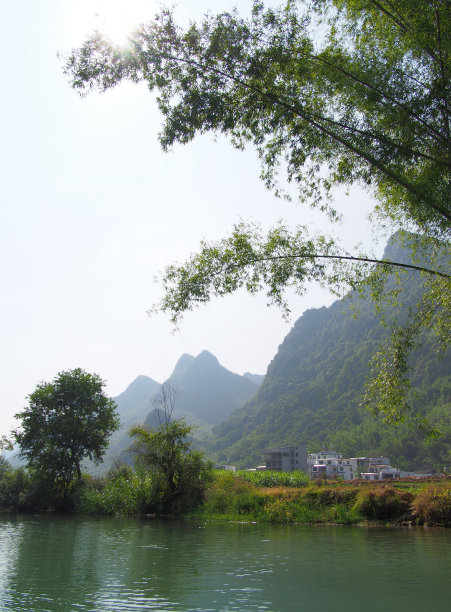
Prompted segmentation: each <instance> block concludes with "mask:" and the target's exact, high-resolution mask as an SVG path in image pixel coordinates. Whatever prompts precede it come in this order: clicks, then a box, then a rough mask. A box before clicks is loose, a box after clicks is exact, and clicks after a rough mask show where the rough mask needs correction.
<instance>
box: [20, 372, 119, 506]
mask: <svg viewBox="0 0 451 612" xmlns="http://www.w3.org/2000/svg"><path fill="white" fill-rule="evenodd" d="M104 385H105V383H104V381H102V379H101V378H100V377H99V376H98V375H97V374H89V373H88V372H85V371H84V370H82V369H81V368H76V369H75V370H68V371H64V372H60V373H59V374H58V375H57V376H56V378H55V379H54V380H53V381H52V382H49V383H47V382H42V383H40V384H39V385H38V386H37V387H36V389H35V391H33V393H31V394H30V395H29V396H28V400H29V404H28V406H27V407H26V408H25V409H24V410H23V411H22V412H19V413H18V414H16V418H19V419H21V421H22V426H21V429H18V430H16V431H15V432H14V437H15V441H16V442H17V443H18V444H19V446H20V456H21V457H23V458H25V459H26V460H27V463H28V466H29V467H31V468H33V469H34V470H35V471H36V472H38V474H40V475H42V476H43V477H44V478H45V480H46V481H47V482H49V483H53V485H54V487H56V488H58V489H59V490H60V491H61V494H62V496H63V497H65V496H67V494H68V492H69V489H70V486H71V484H72V483H73V481H74V479H75V477H76V478H77V479H78V480H80V479H81V464H82V461H83V460H84V459H91V460H93V461H94V462H96V463H99V462H100V461H101V459H102V456H103V454H104V452H105V449H106V448H107V446H108V439H109V436H110V435H111V433H112V432H113V431H115V430H116V429H117V428H118V426H119V418H118V417H117V415H116V412H115V411H116V404H115V403H114V401H113V400H112V399H110V398H108V397H107V396H106V395H105V393H104V391H103V387H104Z"/></svg>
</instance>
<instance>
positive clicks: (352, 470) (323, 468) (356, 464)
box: [307, 451, 407, 480]
mask: <svg viewBox="0 0 451 612" xmlns="http://www.w3.org/2000/svg"><path fill="white" fill-rule="evenodd" d="M307 465H308V474H309V476H310V478H323V477H326V478H337V477H341V478H343V480H352V479H353V478H364V479H365V480H387V479H390V478H391V479H393V478H400V477H401V476H403V475H407V472H406V473H405V474H404V473H403V472H400V470H398V469H397V468H393V467H392V466H391V465H390V460H389V459H388V457H351V458H349V459H344V458H343V455H342V454H341V453H337V452H336V451H321V452H317V453H309V455H308V457H307Z"/></svg>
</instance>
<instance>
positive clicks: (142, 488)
mask: <svg viewBox="0 0 451 612" xmlns="http://www.w3.org/2000/svg"><path fill="white" fill-rule="evenodd" d="M201 484H202V486H201V487H200V486H197V487H194V488H193V489H192V490H191V489H189V490H188V489H186V487H185V489H186V490H185V489H184V488H183V487H182V489H181V491H182V492H183V496H181V497H180V501H177V500H175V501H176V502H177V503H176V504H175V503H174V505H173V510H172V515H173V516H175V515H177V516H180V515H183V514H186V512H187V511H189V512H190V516H191V517H195V518H198V519H202V520H221V521H224V520H226V521H231V520H232V521H257V522H269V523H282V524H283V523H285V524H302V523H309V524H312V523H315V524H321V523H323V524H330V523H334V524H341V525H358V524H367V523H384V524H385V523H390V524H402V523H404V524H417V525H444V526H451V479H447V480H444V479H437V480H436V482H424V481H418V480H417V481H414V480H412V481H397V482H392V483H390V484H386V483H382V482H381V483H369V482H365V481H352V482H349V483H348V482H346V483H345V482H337V481H333V482H329V483H325V482H323V481H317V482H314V483H312V482H311V481H310V479H309V478H308V477H307V476H306V475H305V474H303V473H301V472H292V473H286V472H269V471H264V472H235V473H234V472H227V471H221V470H217V471H211V472H208V475H205V478H204V480H203V481H202V483H201ZM57 493H58V492H57V491H56V492H55V490H54V489H53V488H52V487H49V484H48V482H46V481H42V480H41V479H40V478H38V476H37V475H36V474H35V473H33V472H28V471H27V470H25V469H24V468H18V469H12V468H5V469H4V470H3V472H2V471H1V470H0V509H3V510H9V511H12V512H17V511H21V512H22V511H30V512H45V511H49V510H52V511H66V512H76V513H85V514H96V515H111V516H143V515H149V514H150V515H155V516H165V515H167V511H165V508H164V506H163V504H162V502H161V500H162V499H163V497H164V493H165V490H164V487H163V486H162V483H161V479H159V478H158V476H157V475H155V473H152V472H151V471H145V470H133V469H132V468H130V467H128V466H122V467H120V468H118V469H115V470H112V471H110V472H109V474H108V475H107V476H105V477H103V478H92V477H90V476H88V475H85V476H84V477H83V478H82V480H81V481H79V482H77V483H75V484H74V486H73V489H72V490H71V491H70V495H69V497H68V498H65V499H64V500H63V501H64V504H62V503H61V498H59V497H58V495H57Z"/></svg>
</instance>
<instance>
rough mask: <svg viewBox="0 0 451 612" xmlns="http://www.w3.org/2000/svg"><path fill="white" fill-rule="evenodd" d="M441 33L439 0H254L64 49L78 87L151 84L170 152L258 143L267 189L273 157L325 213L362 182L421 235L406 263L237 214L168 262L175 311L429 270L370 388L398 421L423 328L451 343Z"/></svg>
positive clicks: (449, 100)
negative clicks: (242, 220)
mask: <svg viewBox="0 0 451 612" xmlns="http://www.w3.org/2000/svg"><path fill="white" fill-rule="evenodd" d="M318 26H319V27H318ZM450 30H451V8H450V4H449V1H448V0H433V1H432V0H431V1H427V2H425V1H424V0H408V1H406V0H377V1H376V0H310V1H307V0H306V1H304V2H302V1H296V0H288V1H287V2H286V4H285V5H284V6H283V7H281V8H280V9H266V8H265V6H264V3H263V2H262V1H260V0H254V3H253V9H252V14H251V16H250V17H249V18H242V17H240V16H239V14H238V13H237V12H236V11H234V12H231V13H223V14H219V15H213V14H210V15H207V16H206V17H205V18H204V20H203V21H202V22H201V23H200V24H198V25H196V24H194V23H192V24H190V26H189V27H188V28H186V29H185V30H183V29H181V28H179V27H178V26H177V25H176V23H175V21H174V17H173V14H172V13H171V11H168V10H164V11H162V12H161V13H160V15H158V16H157V17H156V19H155V21H153V22H151V23H149V24H147V25H144V26H141V27H140V28H138V29H137V30H136V32H135V33H134V34H133V36H132V37H131V38H130V45H129V46H128V47H123V48H119V47H117V46H114V45H113V44H111V43H110V42H109V41H108V40H107V39H105V38H104V37H102V36H101V34H99V33H95V34H94V35H93V36H91V37H90V38H89V39H88V40H87V41H86V42H85V44H84V45H83V46H82V47H81V48H80V49H78V50H75V51H73V52H72V53H71V55H70V56H69V57H67V58H66V67H65V69H66V73H67V74H68V75H69V78H70V80H71V83H72V86H73V87H74V88H75V89H77V90H78V91H79V92H81V93H86V92H87V91H89V90H90V89H93V88H97V89H99V90H101V91H104V90H106V89H108V88H111V87H114V86H115V85H117V84H118V83H119V82H121V81H122V80H125V79H129V80H132V81H134V82H139V81H145V82H146V83H147V85H148V86H149V88H150V90H155V91H157V102H158V105H159V108H160V110H161V112H162V114H163V116H164V119H165V122H164V125H163V129H162V131H161V134H160V140H161V144H162V146H163V148H164V149H168V148H169V147H170V146H171V145H173V144H174V143H176V142H179V143H187V142H189V141H190V140H192V139H193V138H194V137H195V136H196V134H200V133H204V132H208V131H212V132H215V133H222V134H224V135H226V136H228V137H229V138H230V140H231V142H232V143H233V144H234V145H235V146H236V147H237V148H243V147H245V146H247V145H249V144H250V145H253V146H254V147H255V148H256V150H257V152H258V155H259V157H260V160H261V163H262V178H263V180H264V181H265V183H266V185H267V186H268V187H269V188H271V189H274V191H275V193H276V194H277V195H282V194H283V190H282V188H281V187H280V184H279V181H278V173H279V171H280V169H281V168H283V170H284V172H285V174H286V176H287V178H288V180H289V181H291V182H292V183H294V184H295V185H296V187H297V188H298V190H299V196H300V199H301V200H302V201H308V202H309V203H310V204H312V205H314V206H317V207H319V208H320V209H322V210H324V211H325V212H326V213H327V214H328V215H329V217H330V218H332V219H335V218H338V217H339V215H338V211H337V210H335V208H334V206H333V205H332V203H331V197H332V196H333V191H332V189H333V187H334V186H337V185H351V184H354V183H358V184H360V185H364V186H365V187H366V188H367V189H369V190H370V192H371V193H372V194H373V196H374V197H375V198H376V201H377V205H376V208H375V217H374V219H375V225H376V226H377V227H382V226H386V225H390V226H392V227H395V228H398V229H402V230H406V229H408V230H414V231H415V232H416V234H417V237H416V239H415V240H413V239H412V238H409V240H410V244H411V247H412V254H413V257H414V262H413V264H412V265H407V266H406V265H405V264H402V263H401V262H398V261H378V260H375V259H374V258H371V257H369V256H368V255H366V254H361V253H347V252H345V251H344V250H343V249H342V248H340V246H339V245H338V244H336V243H335V242H334V241H332V240H330V239H327V238H325V237H324V236H319V237H311V236H310V235H309V233H308V232H307V230H306V228H301V227H299V228H295V229H294V230H290V229H289V228H287V227H286V226H285V225H284V224H280V225H279V226H278V227H275V228H273V229H272V230H271V231H270V232H269V233H268V234H267V235H266V236H263V235H262V234H261V232H260V230H259V228H258V226H255V225H243V224H241V225H239V226H237V227H236V228H235V229H234V230H233V232H232V233H231V235H230V236H229V237H227V238H225V239H223V240H222V241H219V242H218V243H215V244H207V243H203V244H202V245H201V248H200V251H199V253H197V254H196V255H194V256H193V257H192V258H190V259H189V260H188V261H187V262H186V264H184V265H178V266H170V267H169V268H168V269H167V270H166V274H165V277H164V280H163V283H164V290H165V295H164V297H163V300H162V302H161V304H160V305H159V308H160V309H161V310H163V311H167V312H170V313H171V315H172V318H173V320H174V321H177V320H178V319H179V318H180V316H181V315H182V314H183V312H185V311H186V310H188V309H191V308H193V307H195V306H198V305H199V304H202V303H204V302H206V301H208V300H209V299H210V298H211V296H221V295H225V294H228V293H231V292H233V291H235V290H236V289H238V288H239V287H245V288H247V289H248V290H249V291H251V292H255V291H258V290H261V289H262V288H264V287H266V290H267V295H268V298H269V301H270V302H274V303H276V304H279V305H281V306H283V307H285V308H286V309H287V304H286V301H285V299H284V290H285V289H286V287H288V286H290V285H293V286H294V287H296V289H297V290H298V291H299V292H300V293H302V292H304V291H305V290H306V287H307V286H308V283H309V282H310V281H311V280H317V281H319V282H322V283H324V284H326V285H328V286H331V287H334V288H335V289H336V290H338V291H342V290H343V287H346V288H349V286H351V287H352V288H355V287H356V286H362V283H366V284H369V285H370V288H371V291H372V292H373V294H374V296H375V297H378V298H381V297H383V296H385V295H387V294H386V292H385V290H384V280H385V278H386V276H387V274H388V270H389V269H393V268H395V269H400V268H401V267H403V266H404V267H410V268H411V269H414V270H416V273H418V274H423V275H424V288H425V291H424V296H425V298H424V300H422V301H421V302H420V303H419V304H418V306H417V309H416V312H414V314H413V317H412V320H411V323H409V324H407V326H406V328H405V329H404V330H401V331H398V330H397V331H396V333H395V334H394V336H393V346H392V348H391V351H385V352H384V351H383V353H384V355H386V356H387V355H390V356H389V358H388V361H387V360H386V363H385V364H384V363H383V360H382V362H381V363H380V364H379V369H378V373H377V374H376V379H377V380H376V382H375V385H373V387H372V391H373V392H372V393H370V396H371V398H373V399H374V397H375V396H379V395H380V393H382V396H384V397H382V400H381V402H379V403H380V406H381V410H382V412H383V413H384V414H386V415H388V417H389V418H391V417H394V418H393V419H392V420H397V419H399V418H400V419H402V418H403V415H405V413H406V411H407V412H408V406H407V404H406V403H405V402H404V400H402V398H403V397H405V393H406V384H405V380H406V378H407V374H408V360H407V356H408V353H409V351H410V350H412V349H414V348H415V347H416V345H417V341H418V339H419V338H420V331H421V329H422V328H424V327H429V328H430V329H434V330H435V331H436V332H437V334H438V338H439V343H441V345H442V346H443V345H446V344H448V343H449V340H450V338H449V333H450V332H449V324H448V321H449V316H450V314H451V303H450V297H449V296H450V275H449V269H450V249H449V246H450V245H449V238H450V229H451V224H450V221H451V197H450V196H451V135H450V134H451V127H450V110H451V79H450V72H451V62H450V46H451V42H450V41H451V38H450V36H449V32H450ZM443 250H445V253H446V263H445V265H443V264H439V262H438V260H439V259H440V260H441V261H442V260H443ZM438 251H441V253H442V255H441V256H440V257H439V256H438ZM415 259H416V260H417V261H415ZM425 260H426V261H427V265H426V264H425V263H424V261H425ZM393 295H395V294H391V296H390V298H391V299H392V298H393ZM384 368H385V374H384ZM379 372H381V374H380V375H379ZM387 372H394V374H395V375H394V376H390V375H387ZM387 385H388V386H387ZM400 398H401V408H400V409H399V410H398V412H397V413H396V414H395V415H393V414H391V411H392V409H393V408H394V402H398V400H399V399H400ZM387 411H388V412H387ZM390 414H391V417H390Z"/></svg>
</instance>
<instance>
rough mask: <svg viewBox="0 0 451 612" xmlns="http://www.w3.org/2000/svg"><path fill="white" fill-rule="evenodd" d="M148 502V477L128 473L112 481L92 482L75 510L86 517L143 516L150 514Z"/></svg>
mask: <svg viewBox="0 0 451 612" xmlns="http://www.w3.org/2000/svg"><path fill="white" fill-rule="evenodd" d="M152 498H153V480H152V476H151V475H150V474H149V473H147V474H141V473H136V472H133V471H132V470H130V471H129V472H128V473H126V472H125V473H119V474H117V475H115V476H114V477H112V478H106V479H95V480H93V481H92V483H91V484H90V485H89V486H86V488H85V489H84V491H83V492H82V494H81V496H80V501H79V506H80V509H81V510H82V511H84V512H88V513H90V514H104V515H105V514H106V515H137V514H147V513H151V512H152V511H153V508H152V503H151V500H152Z"/></svg>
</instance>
